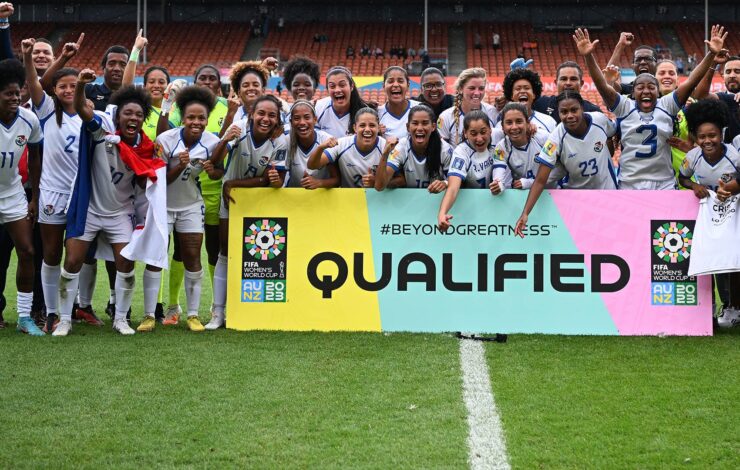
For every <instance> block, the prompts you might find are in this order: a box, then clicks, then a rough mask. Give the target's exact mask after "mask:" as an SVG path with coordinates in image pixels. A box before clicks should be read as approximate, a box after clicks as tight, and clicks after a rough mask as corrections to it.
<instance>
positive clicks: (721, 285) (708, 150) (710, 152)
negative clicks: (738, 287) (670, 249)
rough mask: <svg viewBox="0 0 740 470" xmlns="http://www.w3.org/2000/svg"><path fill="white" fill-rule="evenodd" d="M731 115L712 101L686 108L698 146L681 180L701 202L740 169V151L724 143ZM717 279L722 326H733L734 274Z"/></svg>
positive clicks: (707, 100)
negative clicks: (724, 132)
mask: <svg viewBox="0 0 740 470" xmlns="http://www.w3.org/2000/svg"><path fill="white" fill-rule="evenodd" d="M727 113H728V110H727V105H725V103H723V102H722V101H718V100H712V99H703V100H700V101H697V102H696V103H694V104H692V105H691V106H689V107H688V108H686V121H687V123H688V128H689V132H690V133H691V137H692V139H693V140H694V141H695V142H696V143H697V144H698V147H695V148H694V149H692V150H690V151H689V152H688V153H687V154H686V158H685V159H684V161H683V163H682V165H681V171H680V174H679V177H678V179H679V181H680V183H681V184H682V185H683V186H685V187H687V188H689V189H691V190H692V191H694V195H695V196H696V197H697V198H699V199H703V198H705V197H707V196H709V191H710V190H711V191H714V192H717V190H718V188H719V181H720V180H725V181H727V180H731V179H733V178H734V176H736V175H737V174H738V168H740V155H739V154H738V151H737V150H736V149H735V148H733V146H732V145H730V144H725V143H723V142H722V131H723V129H724V128H725V127H727V123H728V121H729V119H728V117H727ZM692 177H693V179H695V180H696V181H695V182H694V181H692ZM714 278H715V281H716V284H717V292H719V297H720V300H721V301H722V305H723V307H722V313H721V315H720V318H719V319H718V322H719V324H720V326H730V325H726V324H725V323H726V319H729V318H730V316H732V315H727V316H725V314H726V313H727V312H728V310H729V309H730V275H729V274H716V275H715V276H714Z"/></svg>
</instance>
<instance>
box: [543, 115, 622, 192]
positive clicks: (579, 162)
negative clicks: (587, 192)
mask: <svg viewBox="0 0 740 470" xmlns="http://www.w3.org/2000/svg"><path fill="white" fill-rule="evenodd" d="M583 118H584V119H586V120H588V121H589V125H588V130H587V131H586V135H584V136H583V137H582V138H581V137H575V136H574V135H572V134H570V133H569V132H568V131H567V130H566V128H565V125H564V124H563V123H562V122H561V123H560V124H558V126H557V127H556V128H555V131H554V132H553V133H552V134H550V136H549V137H548V138H547V142H546V143H545V145H544V147H542V151H541V152H540V154H539V156H538V157H537V158H536V159H535V161H536V162H537V163H540V164H543V165H547V166H549V167H550V168H553V167H555V165H556V164H558V163H559V164H560V165H562V166H563V167H564V168H565V171H567V172H568V180H567V183H565V185H564V187H565V188H566V189H617V176H616V172H615V171H614V168H613V167H612V159H611V155H609V148H608V146H607V142H608V140H609V138H610V137H611V136H613V135H614V133H615V126H614V123H613V122H612V121H611V120H610V119H609V118H608V117H606V116H605V115H603V114H601V113H583Z"/></svg>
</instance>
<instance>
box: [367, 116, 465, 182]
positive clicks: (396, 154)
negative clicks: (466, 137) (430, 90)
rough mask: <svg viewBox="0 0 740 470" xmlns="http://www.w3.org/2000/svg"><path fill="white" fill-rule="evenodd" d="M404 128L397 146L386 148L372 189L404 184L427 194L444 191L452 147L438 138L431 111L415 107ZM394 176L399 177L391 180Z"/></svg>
mask: <svg viewBox="0 0 740 470" xmlns="http://www.w3.org/2000/svg"><path fill="white" fill-rule="evenodd" d="M407 128H408V133H407V134H406V136H404V137H402V138H401V140H400V141H399V142H398V145H393V144H392V143H390V142H389V143H388V144H387V145H386V146H385V149H384V151H383V154H382V155H381V157H380V163H379V164H378V170H377V172H376V174H375V189H376V190H378V191H382V190H384V189H385V188H387V187H388V188H393V187H397V186H398V185H399V184H401V183H404V182H405V187H407V188H425V189H426V190H428V191H429V192H430V193H440V192H442V191H444V190H445V189H447V170H448V169H449V167H450V160H451V159H452V147H450V144H448V143H447V142H445V141H444V140H442V138H441V137H440V136H439V131H438V130H437V126H436V123H435V119H434V111H432V110H431V108H429V107H428V106H426V105H423V104H421V105H416V106H414V107H413V108H411V111H409V117H408V124H407ZM396 174H399V176H398V177H396V178H394V175H396ZM400 175H403V177H401V176H400ZM401 178H403V179H401Z"/></svg>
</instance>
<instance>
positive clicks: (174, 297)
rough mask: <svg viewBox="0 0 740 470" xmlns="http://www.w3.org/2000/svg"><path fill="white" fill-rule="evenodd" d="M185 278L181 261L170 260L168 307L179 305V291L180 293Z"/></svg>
mask: <svg viewBox="0 0 740 470" xmlns="http://www.w3.org/2000/svg"><path fill="white" fill-rule="evenodd" d="M184 278H185V266H183V264H182V261H175V260H174V259H173V260H172V263H171V264H170V298H169V299H168V301H169V305H179V304H180V291H182V282H183V279H184Z"/></svg>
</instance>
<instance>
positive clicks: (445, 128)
mask: <svg viewBox="0 0 740 470" xmlns="http://www.w3.org/2000/svg"><path fill="white" fill-rule="evenodd" d="M485 96H486V71H485V70H483V69H482V68H472V69H465V70H463V71H462V72H461V73H460V75H459V76H458V77H457V81H456V82H455V104H454V106H453V107H452V108H449V109H447V110H445V111H444V112H443V113H442V114H441V115H440V116H439V120H438V122H437V125H438V127H439V135H440V136H441V137H442V138H443V139H444V140H445V141H447V143H448V144H450V145H451V146H452V147H453V148H454V147H457V146H458V145H459V144H460V143H462V142H463V140H464V136H463V127H464V126H463V119H464V118H465V115H466V114H468V113H469V112H470V111H474V110H481V111H483V112H484V113H485V114H486V115H487V116H488V119H489V121H490V123H491V124H493V123H495V122H496V120H497V118H498V111H496V108H494V107H493V106H490V105H488V104H486V103H484V102H483V99H484V98H485Z"/></svg>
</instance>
